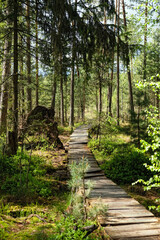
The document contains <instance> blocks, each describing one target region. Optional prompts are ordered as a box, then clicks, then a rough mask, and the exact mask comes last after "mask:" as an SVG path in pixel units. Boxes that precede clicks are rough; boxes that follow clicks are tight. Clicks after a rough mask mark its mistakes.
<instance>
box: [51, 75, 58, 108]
mask: <svg viewBox="0 0 160 240" xmlns="http://www.w3.org/2000/svg"><path fill="white" fill-rule="evenodd" d="M56 92H57V81H56V76H55V75H54V82H53V91H52V101H51V109H53V111H54V112H55V101H56Z"/></svg>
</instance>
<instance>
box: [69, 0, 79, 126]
mask: <svg viewBox="0 0 160 240" xmlns="http://www.w3.org/2000/svg"><path fill="white" fill-rule="evenodd" d="M75 10H77V0H75ZM72 32H73V36H72V65H71V90H70V123H69V125H70V126H71V127H73V126H74V65H75V20H74V21H72Z"/></svg>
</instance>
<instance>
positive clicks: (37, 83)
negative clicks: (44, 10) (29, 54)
mask: <svg viewBox="0 0 160 240" xmlns="http://www.w3.org/2000/svg"><path fill="white" fill-rule="evenodd" d="M38 71H39V66H38V0H36V106H38V104H39V76H38Z"/></svg>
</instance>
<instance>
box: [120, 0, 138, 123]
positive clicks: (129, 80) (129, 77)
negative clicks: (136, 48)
mask: <svg viewBox="0 0 160 240" xmlns="http://www.w3.org/2000/svg"><path fill="white" fill-rule="evenodd" d="M122 8H123V21H124V27H125V31H126V32H127V22H126V13H125V4H124V0H122ZM125 42H126V65H127V74H128V83H129V96H130V111H131V121H132V122H133V120H134V116H135V113H134V102H133V91H132V79H131V71H130V58H129V48H128V38H127V35H125Z"/></svg>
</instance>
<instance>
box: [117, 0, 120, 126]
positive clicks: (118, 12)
mask: <svg viewBox="0 0 160 240" xmlns="http://www.w3.org/2000/svg"><path fill="white" fill-rule="evenodd" d="M117 6H118V8H117V35H118V37H117V125H118V126H119V14H120V0H118V3H117Z"/></svg>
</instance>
